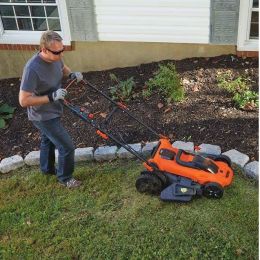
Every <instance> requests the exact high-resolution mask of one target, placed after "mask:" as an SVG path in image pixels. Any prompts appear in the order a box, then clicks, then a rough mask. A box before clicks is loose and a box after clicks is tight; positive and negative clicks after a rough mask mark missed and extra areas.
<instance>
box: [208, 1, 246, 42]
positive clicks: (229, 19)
mask: <svg viewBox="0 0 260 260" xmlns="http://www.w3.org/2000/svg"><path fill="white" fill-rule="evenodd" d="M246 1H247V0H246ZM238 16H239V0H211V12H210V23H211V24H210V43H213V44H230V45H236V43H237V30H238Z"/></svg>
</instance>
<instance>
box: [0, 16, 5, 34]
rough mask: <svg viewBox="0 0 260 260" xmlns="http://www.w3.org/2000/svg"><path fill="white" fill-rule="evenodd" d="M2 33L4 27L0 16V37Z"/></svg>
mask: <svg viewBox="0 0 260 260" xmlns="http://www.w3.org/2000/svg"><path fill="white" fill-rule="evenodd" d="M3 33H4V26H3V23H2V18H1V16H0V36H1V35H3Z"/></svg>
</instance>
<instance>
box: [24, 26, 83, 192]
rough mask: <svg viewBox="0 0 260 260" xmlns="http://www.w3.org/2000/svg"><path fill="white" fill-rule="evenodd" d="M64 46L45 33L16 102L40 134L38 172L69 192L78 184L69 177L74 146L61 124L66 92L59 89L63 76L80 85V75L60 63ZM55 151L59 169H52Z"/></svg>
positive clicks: (56, 36) (56, 37) (54, 36)
mask: <svg viewBox="0 0 260 260" xmlns="http://www.w3.org/2000/svg"><path fill="white" fill-rule="evenodd" d="M63 51H64V46H63V43H62V38H61V36H60V35H59V34H58V33H56V32H54V31H46V32H44V33H43V34H42V37H41V40H40V52H38V53H37V54H35V55H34V56H33V57H32V58H31V59H30V60H29V61H28V62H27V64H26V65H25V68H24V71H23V76H22V81H21V86H20V92H19V102H20V105H21V106H22V107H27V112H28V118H29V120H31V121H32V123H33V124H34V125H35V126H36V128H38V129H39V130H40V133H41V146H40V168H41V171H42V173H43V174H54V175H56V176H57V178H58V181H59V182H60V183H61V184H63V185H64V186H66V187H68V188H76V187H79V186H80V185H81V182H80V181H78V180H75V179H74V178H73V177H72V174H73V171H74V149H75V148H74V145H73V142H72V140H71V138H70V136H69V134H68V133H67V131H66V130H65V129H64V127H63V126H62V124H61V115H62V113H63V105H62V103H61V101H62V100H64V98H65V96H66V94H67V91H66V90H65V89H62V88H61V87H62V85H61V81H62V78H63V77H64V76H67V77H69V78H70V79H76V80H77V82H80V81H81V80H82V79H83V76H82V74H81V73H80V72H74V73H72V72H71V70H70V68H69V67H67V66H66V65H65V64H64V63H63V61H62V56H63ZM55 147H56V148H57V149H58V152H59V156H58V166H57V169H55Z"/></svg>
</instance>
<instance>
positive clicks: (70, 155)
mask: <svg viewBox="0 0 260 260" xmlns="http://www.w3.org/2000/svg"><path fill="white" fill-rule="evenodd" d="M33 123H34V125H35V126H36V127H37V128H38V129H40V130H41V132H42V133H43V134H44V135H45V136H46V137H47V138H48V139H49V140H50V141H51V143H53V144H54V145H55V147H56V148H57V149H58V151H59V158H58V168H57V177H58V180H59V181H60V182H61V183H65V182H67V181H68V180H70V179H71V178H72V174H73V171H74V149H75V148H74V145H73V142H72V140H71V138H70V136H69V134H68V133H67V131H66V130H65V129H64V127H63V126H62V124H61V122H60V118H54V119H51V120H47V121H37V122H35V121H34V122H33ZM45 156H47V155H45Z"/></svg>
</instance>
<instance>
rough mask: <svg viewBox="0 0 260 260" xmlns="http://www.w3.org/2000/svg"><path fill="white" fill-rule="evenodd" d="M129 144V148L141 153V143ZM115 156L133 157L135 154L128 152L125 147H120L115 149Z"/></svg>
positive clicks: (121, 157)
mask: <svg viewBox="0 0 260 260" xmlns="http://www.w3.org/2000/svg"><path fill="white" fill-rule="evenodd" d="M129 146H130V147H131V148H133V149H134V150H135V151H136V152H138V153H140V154H141V153H142V147H141V144H140V143H138V144H129ZM117 156H118V158H120V159H123V158H134V157H135V156H134V155H133V154H131V153H130V152H128V151H127V150H126V149H125V148H123V147H121V148H120V149H119V150H118V151H117Z"/></svg>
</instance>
